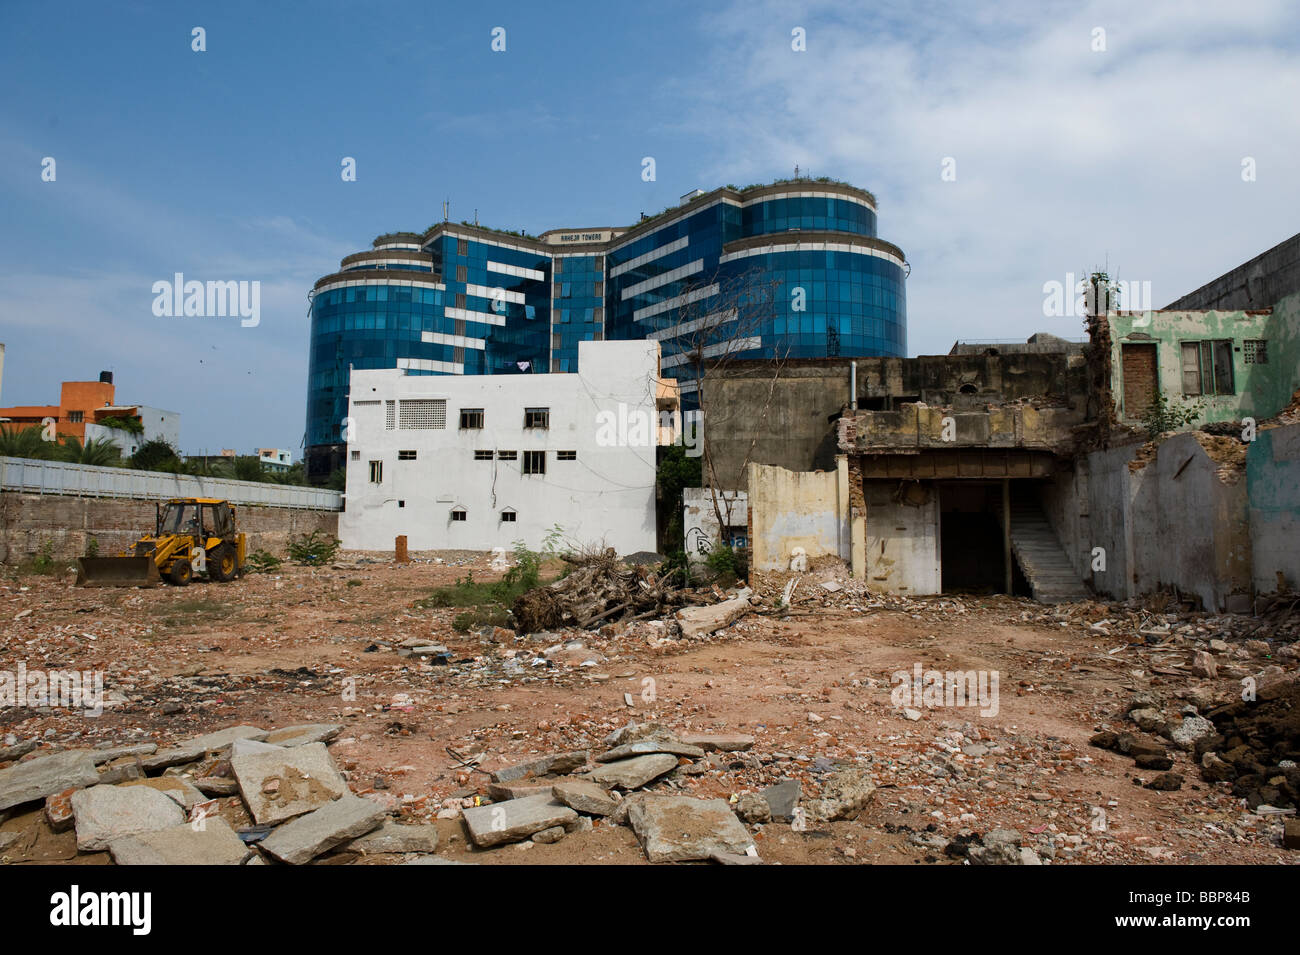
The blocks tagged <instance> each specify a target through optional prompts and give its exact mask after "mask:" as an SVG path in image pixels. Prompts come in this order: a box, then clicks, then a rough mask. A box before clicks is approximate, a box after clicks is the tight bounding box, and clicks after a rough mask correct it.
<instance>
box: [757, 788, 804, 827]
mask: <svg viewBox="0 0 1300 955" xmlns="http://www.w3.org/2000/svg"><path fill="white" fill-rule="evenodd" d="M802 795H803V783H801V782H799V780H797V779H783V780H781V782H779V783H776V784H775V785H773V786H768V787H767V788H766V789H764V790H763V798H764V799H766V800H767V806H768V809H769V810H770V811H771V813H772V818H773V819H776V820H777V821H779V822H789V821H790V820H791V819H793V818H794V809H795V806H797V805H799V797H800V796H802Z"/></svg>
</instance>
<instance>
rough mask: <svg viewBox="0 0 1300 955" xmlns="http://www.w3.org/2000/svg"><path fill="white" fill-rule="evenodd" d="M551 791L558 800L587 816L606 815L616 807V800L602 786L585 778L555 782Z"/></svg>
mask: <svg viewBox="0 0 1300 955" xmlns="http://www.w3.org/2000/svg"><path fill="white" fill-rule="evenodd" d="M551 792H552V793H553V795H554V796H555V798H556V799H558V800H559V801H560V802H562V803H564V804H565V805H566V806H568V807H569V808H570V809H573V810H575V811H577V812H584V813H586V814H587V815H589V816H608V815H610V814H611V813H613V812H614V810H616V809H618V800H617V799H615V798H614V797H613V796H611V795H610V794H609V792H608V791H607V790H606V789H605V788H604V787H603V786H598V785H597V784H596V783H593V782H590V781H589V780H586V779H571V780H566V781H564V782H559V783H556V784H555V786H554V787H553V788H552V790H551Z"/></svg>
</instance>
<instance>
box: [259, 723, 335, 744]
mask: <svg viewBox="0 0 1300 955" xmlns="http://www.w3.org/2000/svg"><path fill="white" fill-rule="evenodd" d="M342 730H343V727H342V725H341V724H339V723H299V724H297V725H296V726H286V727H284V728H282V729H278V730H271V731H270V732H269V733H267V734H266V742H268V743H272V744H274V745H276V746H306V745H307V744H308V743H328V742H329V741H330V740H332V739H334V738H335V737H336V736H338V735H339V733H340V732H342Z"/></svg>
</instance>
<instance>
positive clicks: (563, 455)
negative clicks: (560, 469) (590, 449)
mask: <svg viewBox="0 0 1300 955" xmlns="http://www.w3.org/2000/svg"><path fill="white" fill-rule="evenodd" d="M555 460H557V461H576V460H578V452H577V451H556V452H555Z"/></svg>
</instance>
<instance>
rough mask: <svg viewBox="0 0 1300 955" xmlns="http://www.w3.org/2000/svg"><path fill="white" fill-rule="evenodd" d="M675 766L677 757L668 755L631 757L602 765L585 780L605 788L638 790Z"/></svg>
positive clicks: (655, 754)
mask: <svg viewBox="0 0 1300 955" xmlns="http://www.w3.org/2000/svg"><path fill="white" fill-rule="evenodd" d="M676 766H677V757H676V756H673V755H671V754H669V753H652V754H651V755H649V756H633V757H632V758H631V759H622V760H619V761H618V762H617V763H602V764H601V765H599V766H597V767H596V768H595V769H593V770H592V771H591V772H590V773H588V774H587V778H588V779H590V780H591V781H592V782H594V783H599V784H600V785H602V786H605V787H611V786H617V787H618V788H619V789H640V788H641V787H642V786H644V785H645V784H646V783H648V782H650V781H651V780H653V779H658V778H659V777H660V776H662V775H663V774H664V773H666V772H668V771H669V770H672V769H675V768H676Z"/></svg>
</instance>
